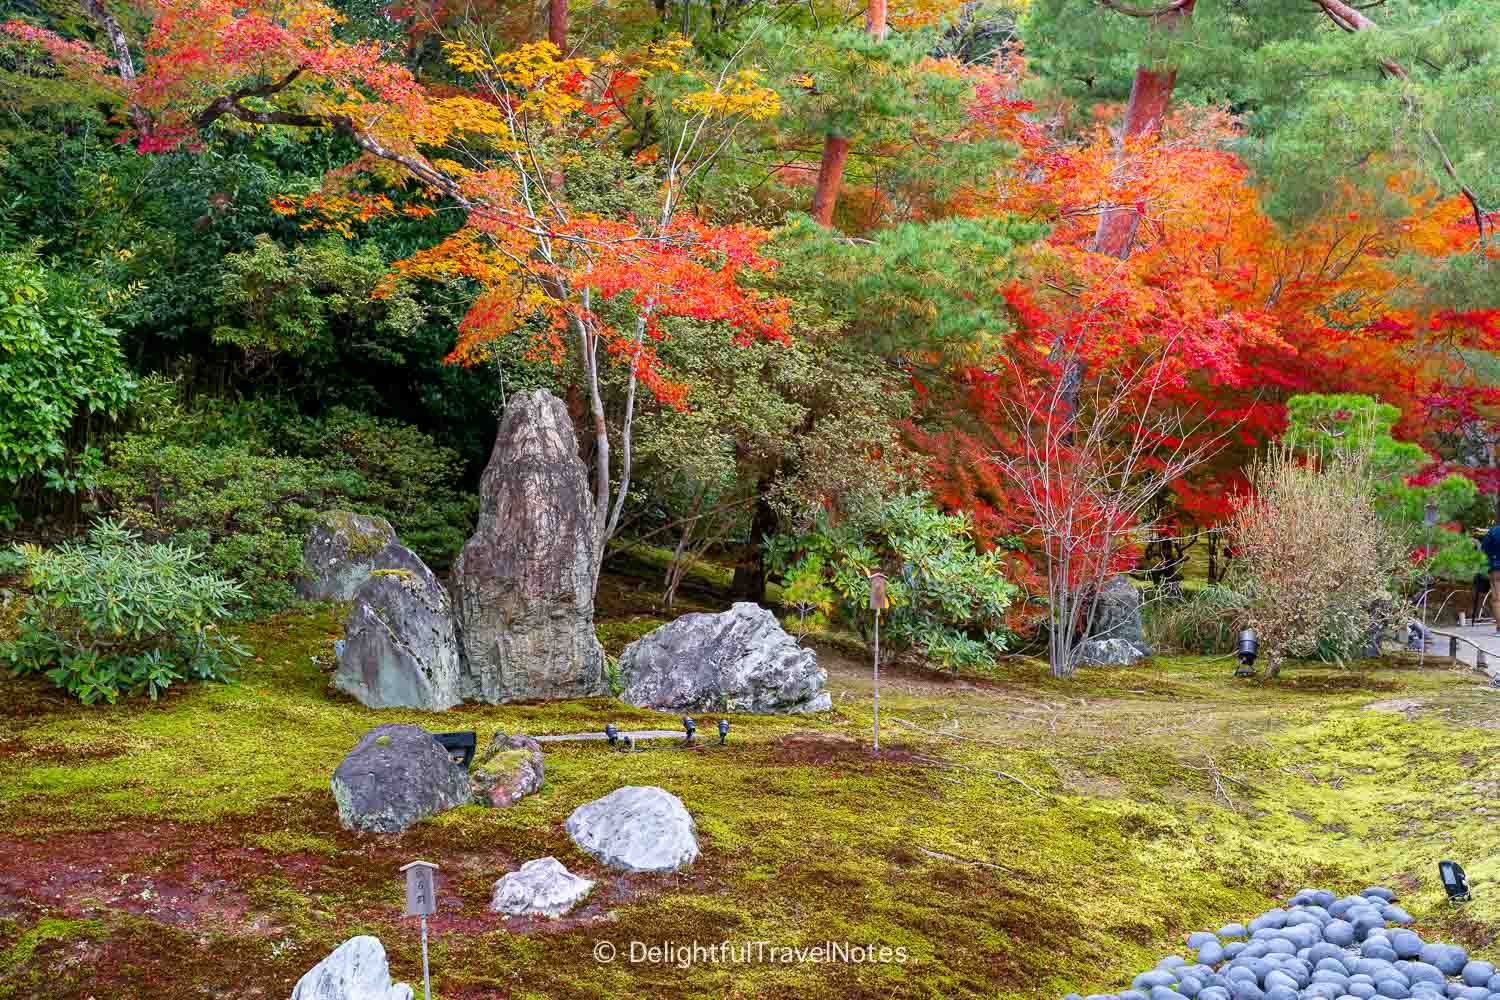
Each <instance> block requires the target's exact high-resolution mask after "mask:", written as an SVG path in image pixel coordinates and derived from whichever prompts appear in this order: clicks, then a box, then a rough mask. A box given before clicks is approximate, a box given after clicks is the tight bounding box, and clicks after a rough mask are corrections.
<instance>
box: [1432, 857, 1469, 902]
mask: <svg viewBox="0 0 1500 1000" xmlns="http://www.w3.org/2000/svg"><path fill="white" fill-rule="evenodd" d="M1438 875H1439V876H1440V877H1441V878H1442V880H1443V890H1444V891H1445V892H1447V893H1448V902H1450V903H1466V902H1468V901H1469V899H1470V898H1471V897H1470V895H1469V879H1468V877H1467V876H1465V875H1464V868H1463V865H1461V864H1459V863H1458V862H1457V861H1439V862H1438Z"/></svg>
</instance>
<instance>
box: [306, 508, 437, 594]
mask: <svg viewBox="0 0 1500 1000" xmlns="http://www.w3.org/2000/svg"><path fill="white" fill-rule="evenodd" d="M392 545H394V546H396V547H397V548H400V543H399V542H397V541H396V532H395V530H394V529H393V528H392V527H391V524H390V522H389V521H387V520H386V519H385V518H383V517H374V516H372V515H369V514H353V513H350V512H349V511H345V510H330V511H325V512H324V513H322V514H319V515H318V516H317V517H316V518H315V519H314V520H313V523H312V526H311V527H309V528H308V530H307V541H306V542H305V543H304V544H303V547H302V563H303V574H302V576H301V578H300V579H298V581H297V593H298V594H299V595H300V596H302V597H303V598H305V599H307V600H311V601H347V600H349V599H351V598H352V597H353V596H354V592H355V590H357V589H358V588H359V586H360V585H361V584H362V583H364V582H365V580H367V579H368V578H369V576H370V572H371V571H372V570H376V569H383V568H393V569H399V568H401V566H400V564H399V563H394V562H392V561H391V560H389V559H382V558H381V555H382V553H383V552H385V550H386V548H387V546H392ZM403 551H405V550H404V549H403ZM413 558H415V557H413Z"/></svg>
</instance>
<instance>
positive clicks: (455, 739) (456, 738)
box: [432, 729, 479, 771]
mask: <svg viewBox="0 0 1500 1000" xmlns="http://www.w3.org/2000/svg"><path fill="white" fill-rule="evenodd" d="M432 738H433V740H434V741H436V743H437V745H438V746H440V747H442V748H443V749H444V750H446V751H447V752H448V759H449V760H451V761H453V763H455V764H457V765H458V766H459V767H462V768H463V769H464V770H466V771H467V770H468V769H469V762H470V761H472V760H473V759H474V748H475V747H477V746H478V745H479V743H478V735H477V734H476V733H475V732H474V731H473V730H472V729H471V730H469V731H468V732H463V733H433V734H432Z"/></svg>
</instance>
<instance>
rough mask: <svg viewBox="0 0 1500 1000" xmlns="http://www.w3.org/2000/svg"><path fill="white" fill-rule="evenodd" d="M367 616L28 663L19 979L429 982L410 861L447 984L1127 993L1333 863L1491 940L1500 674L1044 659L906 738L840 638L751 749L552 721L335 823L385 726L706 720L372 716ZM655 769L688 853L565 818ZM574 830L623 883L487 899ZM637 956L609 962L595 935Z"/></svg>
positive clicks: (1339, 877)
mask: <svg viewBox="0 0 1500 1000" xmlns="http://www.w3.org/2000/svg"><path fill="white" fill-rule="evenodd" d="M610 586H611V587H614V588H615V589H616V590H618V591H619V593H618V594H616V595H615V596H616V597H619V598H621V600H617V601H615V602H614V604H612V605H611V608H612V614H613V617H612V619H611V620H610V621H608V622H606V623H604V624H603V625H602V626H601V632H602V633H603V634H604V635H605V640H604V641H605V642H606V644H607V645H611V646H613V650H612V651H613V652H616V653H617V652H618V651H619V648H621V646H622V645H623V643H622V642H620V641H619V640H620V639H621V638H622V637H623V636H624V635H625V634H626V633H628V632H630V631H632V630H633V629H632V622H633V623H634V624H635V626H641V625H642V624H643V623H644V622H646V621H651V620H659V619H660V618H662V617H669V614H667V613H663V612H661V611H660V609H654V608H652V607H651V606H650V602H649V601H646V600H644V599H643V600H642V601H641V602H640V604H639V606H638V607H637V606H632V605H630V604H629V602H628V601H625V600H623V597H624V596H628V593H629V592H630V591H631V586H632V585H631V584H630V583H629V582H628V579H626V582H623V583H622V582H621V579H620V578H614V579H612V582H611V584H610ZM612 593H613V591H612ZM692 609H694V606H693V605H692V602H691V600H688V601H687V606H686V607H679V608H678V609H677V610H678V611H682V610H692ZM339 621H340V619H339V615H338V609H336V608H331V607H323V608H314V609H311V610H308V611H305V612H299V613H295V614H289V615H286V616H283V617H279V618H275V619H271V620H266V621H262V622H258V623H255V624H253V625H250V626H247V627H245V628H244V629H243V634H244V638H245V639H246V641H247V642H248V643H249V644H250V645H251V646H252V647H253V648H254V650H255V652H256V659H255V662H253V663H252V664H250V665H249V666H248V667H247V668H246V669H245V670H244V672H243V673H242V675H241V676H240V678H239V680H238V682H237V683H235V684H232V685H228V686H218V685H215V686H199V687H192V688H186V689H182V690H174V691H172V692H170V694H169V696H167V697H165V698H164V699H163V700H162V701H160V702H158V703H155V704H152V703H149V702H139V703H132V704H122V705H119V706H115V707H104V708H97V707H96V708H83V707H81V706H77V705H73V704H70V703H68V702H66V701H64V700H63V699H62V697H61V696H60V695H59V694H58V693H56V692H54V691H53V690H51V689H50V688H48V687H46V686H45V684H43V683H38V682H36V681H33V680H4V681H0V699H3V700H0V706H3V707H0V812H3V815H4V816H5V817H6V823H5V827H4V830H3V831H0V1000H9V998H23V997H24V998H30V997H48V998H57V1000H64V998H79V1000H82V998H86V997H105V996H111V997H122V998H124V997H129V998H142V1000H144V998H148V997H149V998H151V1000H178V998H183V1000H186V998H189V997H191V998H201V997H205V996H210V997H211V996H219V997H236V998H241V997H285V996H287V995H288V994H289V993H290V990H291V987H292V984H293V983H294V982H295V981H296V979H297V977H298V976H300V975H301V973H302V972H304V971H305V970H306V969H308V968H309V967H311V966H312V965H313V964H314V963H316V962H317V961H318V960H319V959H320V958H322V957H323V955H325V954H326V953H327V952H328V951H329V950H331V949H332V948H333V947H334V946H335V945H337V944H338V943H339V942H340V941H342V940H344V939H345V938H347V937H349V936H351V935H353V934H355V933H360V932H367V933H374V934H376V935H378V936H379V937H380V938H381V940H382V941H383V942H384V943H385V944H386V947H387V949H388V950H389V952H390V955H391V962H392V967H393V972H394V973H395V975H396V976H397V977H398V978H401V979H405V980H407V981H409V982H410V981H414V980H418V979H419V978H420V951H419V946H418V936H417V929H416V927H415V925H414V922H412V921H409V920H404V919H403V918H402V917H401V915H400V908H401V888H400V884H399V880H398V877H397V868H398V867H399V866H400V865H401V864H403V863H405V862H407V861H410V860H412V859H414V858H425V859H428V860H430V861H433V862H436V863H437V864H439V865H440V866H441V872H440V893H439V895H440V903H441V907H442V912H441V913H440V914H439V916H438V917H437V918H435V919H434V921H433V923H432V966H433V970H434V984H435V988H436V992H435V995H437V996H440V997H442V998H443V1000H459V998H479V997H514V998H542V997H547V998H571V997H595V996H614V997H698V996H703V997H710V996H711V997H745V998H749V997H870V998H875V997H882V998H884V997H934V998H935V997H953V998H966V997H995V996H999V997H1056V996H1060V995H1061V994H1063V993H1065V992H1067V991H1068V990H1070V989H1079V990H1081V991H1082V992H1092V991H1095V990H1098V989H1103V988H1106V987H1110V986H1114V987H1118V986H1119V985H1120V983H1121V979H1122V977H1123V976H1125V975H1126V973H1127V972H1128V971H1130V970H1134V969H1138V968H1140V967H1142V966H1143V965H1144V964H1146V963H1148V962H1149V961H1151V960H1154V958H1155V957H1156V956H1159V955H1161V954H1165V953H1168V952H1170V951H1172V950H1173V949H1174V948H1177V947H1179V942H1180V940H1181V935H1182V934H1183V933H1184V932H1186V931H1190V930H1194V929H1198V928H1201V927H1212V926H1217V925H1218V924H1219V923H1221V922H1223V921H1226V920H1229V919H1231V918H1235V917H1241V916H1244V915H1246V914H1249V913H1250V912H1252V911H1254V910H1255V909H1257V908H1261V907H1264V906H1265V905H1267V904H1268V903H1269V902H1270V901H1271V900H1272V899H1273V898H1274V897H1277V896H1283V895H1285V894H1288V893H1290V892H1293V891H1295V890H1296V889H1298V888H1300V887H1302V886H1303V885H1309V884H1318V885H1328V886H1330V887H1332V888H1335V889H1339V890H1345V889H1350V890H1352V889H1358V888H1362V887H1363V886H1364V885H1366V884H1368V883H1369V882H1371V881H1383V882H1387V883H1392V884H1394V885H1397V886H1399V887H1400V888H1401V889H1402V891H1403V894H1404V896H1405V898H1406V900H1407V905H1408V907H1409V908H1410V909H1411V910H1412V912H1413V913H1414V914H1416V915H1417V917H1418V919H1419V921H1420V922H1421V923H1422V925H1423V928H1424V929H1426V930H1430V931H1433V932H1439V931H1440V932H1441V933H1444V934H1447V935H1449V936H1450V937H1451V939H1453V940H1460V941H1464V942H1467V943H1468V944H1469V945H1470V946H1472V947H1476V948H1478V949H1479V950H1480V951H1481V953H1487V954H1489V957H1494V953H1493V951H1492V950H1491V949H1490V947H1489V945H1490V940H1491V937H1492V936H1493V934H1494V933H1495V931H1496V930H1497V929H1500V827H1497V826H1496V824H1495V823H1493V822H1492V819H1493V817H1494V816H1495V815H1496V812H1497V810H1500V801H1497V796H1496V794H1495V793H1496V791H1497V789H1500V769H1497V767H1496V765H1495V761H1496V759H1497V751H1500V691H1495V690H1492V689H1490V688H1489V687H1487V686H1485V685H1484V684H1483V683H1482V681H1483V678H1482V677H1479V676H1478V675H1474V674H1471V673H1466V672H1459V671H1456V670H1453V669H1449V668H1448V667H1447V666H1446V664H1445V661H1429V662H1428V664H1427V665H1426V668H1425V669H1421V670H1418V669H1414V668H1413V666H1412V665H1411V664H1408V663H1402V662H1394V661H1386V662H1382V663H1378V664H1376V663H1371V664H1366V665H1365V666H1366V667H1367V668H1368V669H1365V670H1349V671H1344V670H1338V669H1329V668H1324V667H1312V666H1307V667H1295V666H1294V667H1293V668H1291V669H1289V670H1288V671H1287V674H1286V676H1285V677H1284V679H1283V680H1282V682H1280V683H1279V684H1275V685H1265V684H1261V683H1257V682H1249V683H1247V682H1243V681H1235V680H1233V679H1231V677H1230V668H1229V665H1228V664H1226V663H1225V662H1224V661H1222V660H1220V661H1209V660H1203V659H1161V660H1157V661H1155V662H1154V663H1151V664H1148V665H1144V666H1142V667H1141V668H1138V669H1131V670H1109V671H1091V672H1085V673H1083V674H1081V675H1080V676H1079V677H1078V678H1076V679H1075V680H1073V681H1071V682H1067V683H1062V682H1057V681H1053V680H1051V679H1050V678H1048V677H1046V676H1045V672H1044V670H1043V669H1042V668H1041V666H1040V664H1038V663H1036V662H1035V661H1031V660H1016V661H1012V662H1010V663H1008V664H1005V665H1003V668H1002V669H1001V670H1000V671H999V672H998V675H997V678H995V679H991V678H983V679H979V678H975V679H959V678H953V677H949V676H944V675H940V674H934V673H928V672H925V671H921V670H918V669H915V668H900V667H890V668H888V669H887V670H885V671H884V672H883V673H884V683H883V686H882V691H881V709H882V712H881V715H882V720H883V725H882V748H883V750H884V751H885V753H884V754H883V755H882V756H880V757H874V756H872V755H871V754H870V752H869V748H868V742H869V731H870V726H871V689H870V682H869V677H868V673H869V672H868V665H867V664H866V663H864V662H863V661H862V660H860V661H857V660H855V659H852V658H850V657H849V655H848V653H847V652H844V651H842V650H841V649H835V648H833V647H827V648H825V649H824V650H823V651H822V661H823V662H824V664H825V666H827V667H828V668H829V672H830V679H829V688H830V690H831V692H832V694H833V696H834V709H833V711H832V712H830V713H826V714H823V715H818V716H814V717H807V718H795V719H789V718H752V717H733V718H731V720H730V721H731V724H732V727H733V728H732V731H731V737H730V745H729V746H728V747H727V748H724V749H718V748H713V749H704V750H702V751H699V752H680V751H674V752H652V753H643V754H636V755H628V756H627V755H622V754H613V753H608V752H605V750H604V749H603V748H602V746H601V745H600V744H598V743H591V744H581V743H580V744H563V745H552V746H549V748H548V750H547V781H546V786H545V787H544V788H543V790H542V791H541V793H540V794H538V795H536V796H533V797H531V798H528V799H526V800H524V801H523V802H522V803H520V804H518V805H516V806H514V807H512V808H510V809H505V810H489V809H484V808H481V807H477V806H474V807H466V808H463V809H459V810H456V811H453V812H451V813H448V814H445V815H443V816H441V817H438V818H436V819H434V820H431V821H429V822H426V823H422V824H419V825H418V826H416V827H414V828H412V829H411V830H409V831H408V832H407V833H406V834H404V835H401V836H377V835H355V834H351V833H348V832H346V831H344V830H342V829H341V828H340V827H339V825H338V821H337V817H336V814H335V810H334V804H333V799H332V796H331V795H330V794H329V790H328V779H329V776H330V774H331V772H332V770H333V768H334V767H335V765H336V764H337V763H338V761H339V760H340V758H341V757H342V755H343V754H344V753H345V752H346V751H347V750H348V749H349V748H350V747H351V746H352V745H353V744H354V742H355V740H356V739H357V737H358V736H359V735H360V734H361V733H363V732H364V731H366V730H367V729H369V728H370V727H372V726H374V725H376V724H378V723H382V722H398V721H400V722H413V723H417V724H420V725H424V726H426V727H428V728H431V729H435V730H453V729H467V728H472V729H476V730H478V731H479V733H480V736H481V739H482V740H486V739H487V738H488V736H489V734H490V733H492V732H493V731H495V730H497V729H498V730H503V731H505V732H511V733H514V732H525V733H531V734H543V733H561V732H569V731H579V730H596V729H599V728H601V727H602V726H603V724H604V723H605V722H606V721H609V720H613V721H614V722H616V723H617V724H621V725H622V726H624V725H630V726H641V727H664V728H674V727H675V720H673V719H671V718H669V717H666V716H663V715H660V714H657V713H651V712H644V711H638V710H635V709H631V708H627V707H625V706H622V705H620V704H619V703H616V702H613V701H610V700H607V699H596V700H592V701H579V702H568V703H562V704H548V705H534V706H499V707H466V708H462V709H458V710H455V711H452V712H448V713H444V714H442V715H424V714H422V713H417V712H405V711H371V710H368V709H365V708H362V707H361V706H359V705H357V704H356V703H354V702H352V701H350V700H348V699H347V698H344V697H342V696H340V695H338V694H336V693H335V692H333V691H332V690H331V689H330V688H329V686H328V681H329V678H330V675H331V667H332V663H331V650H330V644H331V641H332V639H333V638H335V637H336V636H337V635H338V634H339V632H340V629H339ZM712 724H713V720H709V721H708V722H707V724H705V725H704V726H703V729H704V730H705V731H706V730H708V729H710V728H712ZM626 784H651V785H660V786H662V787H665V788H667V789H669V790H671V791H673V792H675V793H676V794H677V795H679V796H681V798H682V799H683V801H684V802H685V803H686V804H687V806H688V808H689V809H690V810H691V811H692V813H693V815H694V816H695V817H696V820H697V823H698V828H699V834H700V841H701V845H702V848H703V855H702V857H701V859H700V860H699V862H698V863H697V864H696V865H695V866H694V867H693V868H692V869H691V870H690V871H687V872H684V873H682V874H679V875H672V876H666V877H653V876H633V877H625V876H620V875H617V874H614V873H611V872H609V871H606V870H603V869H601V868H600V866H598V865H597V864H595V863H594V862H593V861H592V860H591V859H589V858H588V857H587V856H585V855H583V854H581V853H580V852H579V851H578V850H577V849H576V848H575V847H574V846H573V845H572V843H571V842H570V841H569V839H568V837H567V835H566V834H565V833H564V831H563V821H564V820H565V819H566V817H567V815H568V814H569V812H571V811H572V809H574V808H575V807H576V806H578V805H579V804H581V803H583V802H586V801H589V800H590V799H592V798H595V797H597V796H599V795H602V794H604V793H606V792H608V791H611V790H612V789H614V788H617V787H619V786H621V785H626ZM549 854H550V855H554V856H556V857H557V858H559V859H560V860H562V861H563V862H564V863H565V864H566V865H568V866H569V867H570V868H572V869H573V870H575V871H578V872H581V873H584V874H586V875H588V876H589V877H591V878H595V879H598V880H599V887H598V888H597V889H596V891H595V893H594V895H593V897H591V899H590V900H589V901H588V903H587V904H586V905H585V906H584V907H582V908H581V909H580V910H578V911H575V913H574V914H572V915H570V916H569V917H568V918H566V919H564V920H561V921H558V922H555V923H539V922H530V921H521V922H516V921H512V922H509V923H507V922H506V921H505V920H502V919H501V918H499V917H497V916H495V915H493V914H490V913H489V912H488V910H487V909H486V904H487V902H488V899H489V895H490V891H491V887H492V885H493V883H494V880H495V879H496V878H498V877H499V876H500V875H501V874H503V873H504V872H506V871H508V870H511V869H513V868H514V867H516V866H517V865H519V864H520V863H521V862H524V861H527V860H530V859H532V858H537V857H542V856H545V855H549ZM1442 857H1454V858H1457V859H1459V860H1460V861H1462V862H1464V863H1465V864H1466V866H1467V867H1468V870H1469V872H1470V874H1471V876H1472V877H1473V881H1474V882H1475V885H1476V898H1475V900H1474V902H1473V903H1471V904H1469V905H1468V906H1467V907H1465V908H1463V909H1462V910H1454V909H1451V908H1449V907H1448V906H1447V905H1446V904H1444V903H1443V902H1441V897H1442V893H1441V890H1440V888H1439V887H1438V885H1437V882H1436V877H1435V876H1436V862H1437V860H1438V859H1439V858H1442ZM695 941H696V942H699V943H700V944H703V945H708V944H712V943H717V942H723V941H730V942H755V941H764V942H768V943H769V944H770V945H776V946H787V947H793V946H802V947H807V946H812V945H816V944H818V943H821V942H848V943H850V944H851V945H873V946H876V947H881V946H884V947H889V948H891V949H905V954H906V961H905V963H904V964H899V963H896V962H891V963H886V964H880V963H871V964H853V963H845V962H840V961H823V962H805V963H790V962H787V963H784V962H774V961H758V962H751V963H749V964H736V963H722V962H720V963H712V962H700V963H696V964H692V965H691V966H689V967H685V968H684V967H678V966H677V965H675V964H666V963H649V962H631V961H630V949H631V942H642V943H643V944H647V945H650V944H655V945H678V946H680V945H683V944H688V945H690V944H691V943H692V942H695ZM605 944H608V945H609V946H613V948H614V949H615V950H616V953H617V957H616V959H615V961H613V962H610V963H603V962H599V961H596V960H595V957H594V955H595V949H596V948H603V947H604V946H605ZM763 954H769V953H763Z"/></svg>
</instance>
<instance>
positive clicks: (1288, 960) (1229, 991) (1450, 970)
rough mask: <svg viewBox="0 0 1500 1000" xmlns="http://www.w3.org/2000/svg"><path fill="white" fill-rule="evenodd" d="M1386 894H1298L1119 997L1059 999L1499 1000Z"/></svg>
mask: <svg viewBox="0 0 1500 1000" xmlns="http://www.w3.org/2000/svg"><path fill="white" fill-rule="evenodd" d="M1395 899H1396V894H1395V893H1393V892H1392V891H1391V890H1390V889H1387V888H1385V887H1384V886H1371V887H1370V888H1368V889H1366V890H1364V891H1363V892H1361V893H1360V894H1359V895H1358V896H1345V897H1343V898H1342V899H1340V898H1339V897H1337V896H1335V895H1334V894H1333V893H1331V892H1329V891H1328V890H1326V889H1303V890H1302V891H1301V892H1299V893H1297V895H1295V896H1293V897H1292V898H1291V900H1290V901H1288V902H1287V904H1286V905H1285V906H1284V907H1280V906H1279V907H1277V908H1275V909H1273V910H1267V911H1266V912H1265V913H1262V914H1261V915H1260V916H1258V917H1256V918H1255V919H1254V920H1252V921H1250V922H1249V923H1248V924H1227V925H1225V926H1223V927H1220V928H1219V929H1218V930H1217V931H1198V932H1197V933H1195V934H1191V935H1189V936H1188V939H1187V946H1188V952H1189V954H1188V956H1187V957H1183V956H1182V955H1169V956H1167V957H1166V958H1164V959H1162V960H1161V961H1160V962H1157V963H1156V968H1154V969H1151V970H1149V971H1147V972H1142V973H1141V974H1140V975H1138V976H1136V977H1135V979H1134V980H1132V981H1131V983H1130V989H1128V990H1121V991H1120V992H1119V993H1094V994H1091V995H1089V996H1087V997H1081V996H1080V995H1079V994H1077V993H1069V994H1068V995H1067V996H1066V997H1064V998H1063V1000H1181V998H1182V997H1189V998H1191V1000H1371V998H1374V997H1384V998H1386V1000H1439V998H1444V997H1446V998H1452V1000H1500V974H1497V973H1496V971H1495V966H1494V965H1492V964H1491V963H1489V962H1481V961H1477V960H1473V959H1470V958H1469V955H1468V953H1467V952H1466V951H1464V949H1462V948H1460V947H1459V946H1458V945H1455V944H1441V943H1439V942H1437V941H1424V940H1422V938H1421V937H1420V936H1419V935H1418V934H1417V933H1416V932H1415V931H1412V930H1409V929H1407V925H1409V924H1410V923H1411V922H1412V918H1411V914H1409V913H1407V912H1406V911H1405V910H1403V909H1402V908H1401V907H1400V906H1398V905H1397V904H1396V902H1395Z"/></svg>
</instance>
